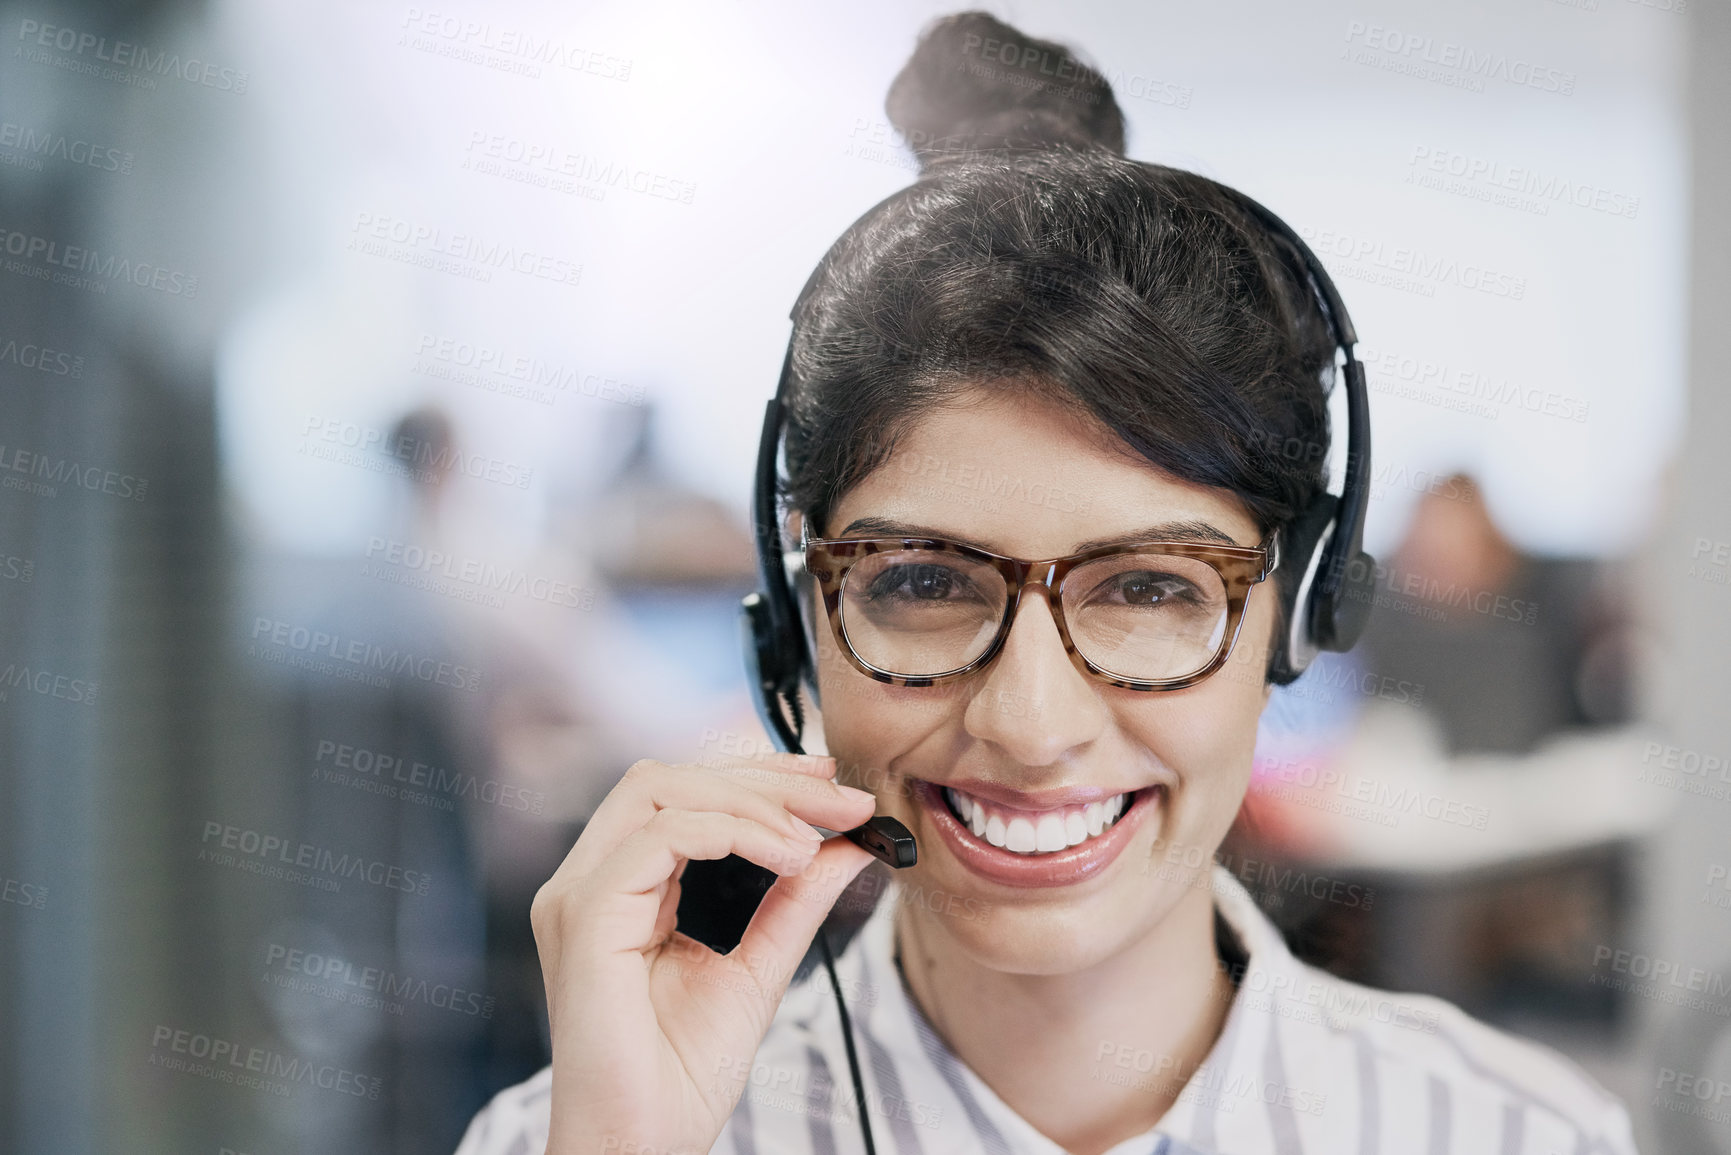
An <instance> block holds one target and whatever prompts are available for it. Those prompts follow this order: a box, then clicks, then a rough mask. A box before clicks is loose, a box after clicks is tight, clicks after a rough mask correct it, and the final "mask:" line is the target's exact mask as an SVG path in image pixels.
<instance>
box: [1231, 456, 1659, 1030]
mask: <svg viewBox="0 0 1731 1155" xmlns="http://www.w3.org/2000/svg"><path fill="white" fill-rule="evenodd" d="M1375 577H1376V584H1375V589H1374V594H1373V595H1372V596H1373V598H1374V603H1375V606H1376V612H1375V613H1374V614H1373V615H1372V618H1371V623H1370V625H1369V627H1368V628H1367V630H1366V631H1365V636H1364V639H1363V641H1362V642H1361V644H1360V646H1359V648H1358V650H1357V652H1355V653H1354V654H1352V655H1350V656H1348V657H1344V658H1341V659H1329V660H1326V661H1325V662H1323V663H1322V667H1323V669H1322V672H1321V674H1320V677H1321V679H1322V680H1321V682H1320V683H1319V682H1318V681H1317V680H1316V679H1312V680H1310V682H1311V684H1310V685H1308V686H1306V685H1305V684H1303V683H1301V684H1300V685H1299V686H1297V687H1294V689H1295V690H1296V691H1298V693H1299V695H1300V697H1299V698H1298V699H1297V700H1296V704H1297V707H1298V708H1297V709H1296V710H1295V711H1293V714H1294V716H1295V717H1294V719H1293V720H1292V721H1289V723H1288V725H1287V727H1286V728H1285V729H1284V730H1276V731H1275V732H1274V733H1273V734H1272V735H1271V736H1272V739H1273V740H1272V741H1270V742H1269V743H1268V744H1267V748H1266V749H1265V762H1266V766H1265V771H1266V772H1265V773H1263V774H1261V775H1259V776H1258V779H1257V780H1256V782H1255V783H1253V785H1252V788H1251V794H1250V800H1249V803H1248V804H1247V807H1246V812H1245V820H1244V821H1243V822H1241V823H1240V824H1239V826H1238V827H1237V828H1236V829H1235V830H1234V832H1233V835H1232V837H1231V838H1230V839H1229V840H1228V854H1229V856H1230V857H1232V858H1234V859H1236V860H1237V861H1239V862H1242V863H1251V864H1263V865H1262V866H1261V867H1253V868H1252V869H1251V870H1250V873H1251V874H1252V875H1256V874H1262V875H1264V876H1268V877H1283V876H1284V873H1285V872H1290V871H1291V870H1294V869H1298V870H1312V871H1320V872H1321V873H1322V874H1323V875H1325V876H1328V877H1345V878H1348V879H1350V880H1351V881H1352V883H1353V884H1354V885H1355V886H1358V887H1360V888H1362V889H1364V890H1367V891H1370V892H1374V893H1375V894H1376V896H1377V898H1376V903H1377V904H1378V909H1377V910H1376V911H1375V913H1374V914H1372V915H1371V916H1370V917H1369V918H1364V917H1361V916H1362V914H1363V913H1364V912H1361V911H1357V910H1351V909H1348V908H1346V907H1344V906H1343V905H1342V904H1340V903H1334V902H1327V901H1310V900H1308V899H1307V898H1306V897H1305V896H1303V895H1299V896H1297V900H1296V901H1282V900H1281V898H1280V897H1279V896H1267V897H1273V898H1274V900H1275V903H1276V904H1277V905H1278V906H1280V907H1281V908H1282V909H1279V910H1277V911H1275V912H1274V913H1275V918H1276V921H1277V922H1279V923H1280V924H1281V925H1282V928H1283V929H1284V930H1285V931H1286V932H1287V933H1288V935H1289V937H1290V938H1291V939H1292V940H1293V941H1294V942H1295V943H1299V944H1302V945H1303V949H1306V950H1309V951H1311V952H1312V953H1313V954H1314V955H1316V956H1317V957H1318V958H1322V959H1326V960H1327V963H1328V965H1329V966H1330V968H1331V969H1333V970H1334V971H1336V972H1337V973H1341V974H1345V975H1350V976H1351V977H1354V978H1356V979H1360V980H1362V981H1366V982H1373V983H1377V984H1379V985H1391V986H1397V987H1401V988H1407V989H1422V990H1428V991H1432V992H1434V993H1437V994H1441V995H1444V996H1446V997H1448V998H1450V999H1451V1000H1453V1001H1455V1002H1457V1003H1460V1004H1462V1005H1464V1006H1467V1007H1469V1008H1470V1009H1471V1010H1472V1011H1473V1012H1474V1013H1476V1014H1481V1015H1485V1016H1487V1017H1490V1018H1492V1019H1494V1020H1496V1021H1499V1022H1504V1023H1509V1024H1521V1023H1523V1022H1524V1021H1525V1020H1527V1019H1528V1018H1529V1017H1531V1016H1542V1017H1548V1018H1549V1020H1550V1023H1549V1025H1550V1027H1552V1028H1553V1029H1554V1028H1555V1027H1557V1026H1560V1025H1563V1024H1575V1025H1579V1024H1582V1023H1590V1024H1595V1025H1596V1026H1597V1027H1598V1028H1599V1029H1601V1030H1602V1029H1604V1028H1607V1027H1609V1026H1610V1025H1611V1021H1612V1019H1613V1017H1614V1015H1615V1014H1616V1010H1617V1002H1616V999H1615V998H1614V997H1613V992H1611V991H1610V990H1608V989H1604V988H1594V987H1591V986H1589V985H1585V984H1583V983H1582V982H1581V981H1580V977H1579V971H1580V967H1581V960H1582V959H1583V958H1585V957H1587V956H1588V955H1590V952H1591V951H1592V949H1593V947H1594V945H1595V944H1599V943H1604V942H1611V941H1616V940H1617V939H1618V938H1619V937H1620V935H1621V934H1622V933H1623V930H1624V929H1625V926H1626V922H1627V919H1628V916H1629V911H1628V909H1627V896H1628V894H1629V893H1630V891H1631V889H1632V885H1631V882H1630V879H1629V871H1630V869H1631V863H1630V860H1629V855H1630V853H1631V852H1632V849H1633V847H1634V846H1635V844H1636V842H1637V840H1638V839H1639V838H1640V837H1641V836H1642V835H1643V834H1644V833H1645V832H1646V831H1647V830H1648V829H1649V828H1650V827H1651V825H1652V824H1653V823H1654V822H1656V821H1657V820H1658V819H1659V818H1660V817H1661V815H1662V813H1663V809H1662V804H1663V799H1661V798H1655V797H1654V795H1653V792H1652V791H1650V790H1642V789H1640V788H1639V786H1638V784H1637V783H1636V782H1635V781H1634V780H1633V778H1632V777H1631V776H1630V775H1629V773H1628V772H1627V767H1629V766H1632V765H1634V764H1635V762H1634V759H1633V758H1632V757H1630V752H1629V748H1628V747H1629V743H1630V742H1631V741H1632V740H1633V739H1632V738H1631V737H1630V734H1629V732H1628V731H1627V730H1626V729H1625V727H1626V725H1627V724H1628V723H1629V722H1630V721H1631V717H1632V708H1633V702H1632V697H1633V691H1632V686H1631V679H1632V669H1633V665H1634V649H1635V644H1636V637H1637V634H1638V629H1639V627H1640V625H1641V623H1640V622H1639V621H1638V620H1637V619H1636V614H1635V610H1634V607H1635V605H1636V599H1635V597H1634V596H1633V591H1632V589H1631V588H1630V581H1631V578H1630V577H1629V575H1628V574H1627V573H1626V572H1625V571H1624V568H1623V567H1622V566H1621V565H1620V564H1618V563H1616V562H1600V561H1592V560H1587V559H1580V558H1552V557H1536V556H1533V555H1531V554H1527V553H1523V552H1522V551H1521V550H1519V549H1518V548H1517V547H1516V546H1515V545H1514V544H1513V543H1511V542H1510V541H1509V540H1508V538H1507V537H1505V536H1504V534H1503V533H1502V532H1501V530H1499V529H1498V527H1497V525H1496V522H1495V520H1494V519H1493V516H1492V513H1491V510H1490V508H1489V506H1488V504H1487V503H1486V500H1485V496H1484V493H1483V491H1482V489H1481V488H1480V486H1479V485H1478V483H1477V482H1476V481H1475V480H1474V479H1473V478H1472V477H1470V476H1469V475H1467V474H1464V473H1455V474H1452V475H1450V476H1448V477H1447V478H1445V479H1443V480H1441V481H1439V482H1437V483H1435V484H1433V485H1432V486H1430V487H1429V488H1428V489H1427V491H1426V493H1425V494H1424V496H1423V497H1422V498H1421V499H1420V500H1419V502H1418V505H1417V508H1416V510H1415V512H1414V514H1413V518H1412V522H1411V524H1410V525H1409V527H1408V529H1407V532H1406V535H1405V537H1404V539H1403V540H1402V542H1401V545H1400V546H1399V548H1398V549H1397V550H1396V552H1395V554H1394V556H1393V557H1392V559H1390V560H1389V561H1388V562H1387V563H1385V564H1379V565H1378V566H1377V569H1376V575H1375ZM1307 696H1308V697H1309V698H1310V699H1311V701H1310V702H1309V703H1308V704H1309V705H1312V706H1315V705H1316V704H1317V699H1322V700H1324V701H1325V702H1326V703H1327V705H1325V706H1324V707H1323V708H1322V709H1309V710H1307V709H1305V706H1306V704H1307V703H1306V702H1305V701H1304V698H1305V697H1307ZM1337 698H1338V703H1336V702H1335V701H1334V700H1335V699H1337ZM1288 704H1289V705H1290V704H1293V703H1291V702H1289V703H1288ZM1330 706H1337V708H1334V709H1330V708H1329V707H1330ZM1320 715H1332V717H1329V718H1327V719H1325V720H1324V721H1323V723H1322V724H1320V725H1318V724H1316V723H1317V722H1318V720H1319V716H1320ZM1433 797H1434V798H1436V799H1439V800H1441V805H1442V806H1443V807H1444V808H1445V811H1444V813H1443V820H1441V821H1427V816H1426V815H1425V814H1424V813H1422V812H1420V811H1419V810H1418V809H1417V807H1408V806H1407V805H1406V802H1407V801H1408V800H1418V802H1419V804H1420V805H1422V804H1423V801H1424V800H1425V799H1428V798H1433ZM1343 799H1345V800H1347V801H1349V802H1352V801H1356V802H1358V803H1361V804H1360V805H1356V806H1347V805H1343V804H1342V800H1343ZM1389 799H1393V801H1388V800H1389ZM1565 799H1566V800H1567V804H1566V805H1565V804H1562V803H1563V800H1565ZM1448 807H1454V809H1455V818H1456V819H1457V821H1449V820H1448V817H1449V816H1448V814H1447V811H1446V808H1448ZM1433 817H1434V816H1433ZM1288 897H1290V896H1288Z"/></svg>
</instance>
